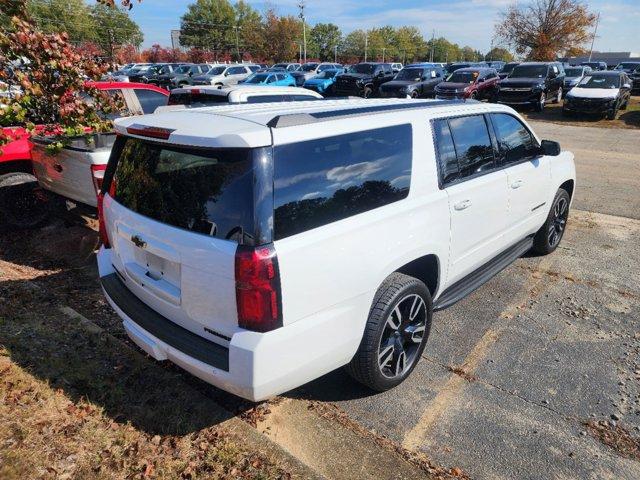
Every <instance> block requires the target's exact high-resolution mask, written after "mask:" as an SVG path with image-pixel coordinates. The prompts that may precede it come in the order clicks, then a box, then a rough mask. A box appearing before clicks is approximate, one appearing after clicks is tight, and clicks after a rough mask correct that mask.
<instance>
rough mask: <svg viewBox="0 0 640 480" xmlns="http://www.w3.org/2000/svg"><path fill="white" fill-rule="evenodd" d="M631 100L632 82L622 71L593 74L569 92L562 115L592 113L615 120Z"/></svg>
mask: <svg viewBox="0 0 640 480" xmlns="http://www.w3.org/2000/svg"><path fill="white" fill-rule="evenodd" d="M630 98H631V80H630V79H629V77H628V76H627V74H626V73H624V72H621V71H608V72H592V73H590V74H589V75H587V76H586V77H584V78H583V79H582V81H581V82H580V83H579V84H578V85H576V86H575V87H573V88H572V89H571V90H569V93H567V96H566V98H565V100H564V105H563V106H562V113H563V114H568V113H592V114H597V115H606V117H607V118H608V119H609V120H614V119H615V118H616V116H617V115H618V111H619V110H626V108H627V106H628V105H629V99H630Z"/></svg>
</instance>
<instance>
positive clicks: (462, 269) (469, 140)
mask: <svg viewBox="0 0 640 480" xmlns="http://www.w3.org/2000/svg"><path fill="white" fill-rule="evenodd" d="M433 127H434V133H435V140H436V151H437V152H438V162H439V169H440V181H441V187H442V188H443V189H444V190H445V191H446V192H447V195H448V197H449V211H450V216H451V226H450V229H451V245H450V256H449V270H448V275H447V283H448V284H449V285H451V284H452V283H455V282H456V281H458V280H460V279H462V278H464V277H465V276H466V275H468V274H469V273H471V272H473V271H474V270H476V269H477V268H479V267H480V266H482V265H484V264H485V263H486V262H487V261H489V260H490V259H492V258H493V257H495V256H496V255H497V254H498V253H500V252H501V251H502V250H504V249H505V247H506V246H505V244H504V240H503V234H504V231H505V228H506V226H507V204H508V196H507V175H506V173H505V172H504V171H503V170H501V169H499V168H498V166H497V163H496V160H495V157H494V148H493V144H492V141H491V138H490V135H489V129H488V126H487V123H486V120H485V117H484V116H483V115H470V116H464V117H454V118H449V119H441V120H435V121H434V123H433Z"/></svg>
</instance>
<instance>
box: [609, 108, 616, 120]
mask: <svg viewBox="0 0 640 480" xmlns="http://www.w3.org/2000/svg"><path fill="white" fill-rule="evenodd" d="M606 116H607V120H615V119H616V117H617V116H618V107H613V108H612V109H611V110H609V111H608V112H607V115H606Z"/></svg>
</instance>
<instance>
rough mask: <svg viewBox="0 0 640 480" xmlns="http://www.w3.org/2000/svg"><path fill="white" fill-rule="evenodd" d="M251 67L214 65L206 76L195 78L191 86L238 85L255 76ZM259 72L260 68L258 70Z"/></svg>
mask: <svg viewBox="0 0 640 480" xmlns="http://www.w3.org/2000/svg"><path fill="white" fill-rule="evenodd" d="M249 67H250V65H214V66H213V67H211V69H210V70H208V71H207V72H206V73H205V74H204V75H198V76H195V77H193V80H192V82H191V85H216V86H218V87H222V86H224V85H237V84H238V83H239V82H241V81H242V80H244V79H246V78H247V77H248V76H249V75H251V74H253V70H252V69H251V68H249ZM256 70H258V68H257V69H256Z"/></svg>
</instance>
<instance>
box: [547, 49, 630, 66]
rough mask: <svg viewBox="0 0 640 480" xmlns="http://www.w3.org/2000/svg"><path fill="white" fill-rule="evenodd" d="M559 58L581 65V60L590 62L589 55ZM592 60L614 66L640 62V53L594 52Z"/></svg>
mask: <svg viewBox="0 0 640 480" xmlns="http://www.w3.org/2000/svg"><path fill="white" fill-rule="evenodd" d="M558 60H560V61H562V62H569V63H570V64H571V65H579V64H580V63H581V62H588V61H589V55H584V56H581V57H563V58H559V59H558ZM591 61H592V62H606V63H607V68H614V67H615V66H616V65H618V64H619V63H620V62H640V53H637V52H595V51H594V52H593V53H592V54H591Z"/></svg>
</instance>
